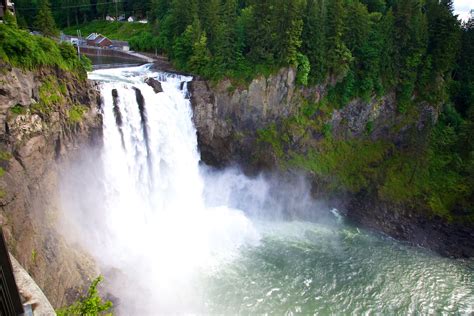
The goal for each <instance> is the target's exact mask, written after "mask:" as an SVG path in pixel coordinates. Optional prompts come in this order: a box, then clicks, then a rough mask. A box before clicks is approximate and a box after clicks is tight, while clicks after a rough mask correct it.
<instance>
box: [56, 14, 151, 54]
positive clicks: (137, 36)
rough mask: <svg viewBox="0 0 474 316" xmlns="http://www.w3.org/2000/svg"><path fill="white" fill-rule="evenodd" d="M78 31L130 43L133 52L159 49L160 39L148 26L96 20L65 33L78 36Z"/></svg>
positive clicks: (70, 28) (69, 28) (67, 30)
mask: <svg viewBox="0 0 474 316" xmlns="http://www.w3.org/2000/svg"><path fill="white" fill-rule="evenodd" d="M78 29H79V30H80V31H81V33H82V34H83V35H88V34H90V33H100V34H103V35H104V36H107V37H108V38H110V39H113V40H123V41H128V42H129V44H130V48H131V49H132V50H137V51H151V52H154V51H155V49H159V44H158V39H157V38H156V36H154V35H153V33H152V32H151V29H150V26H149V25H148V24H142V23H138V22H137V23H123V22H110V21H103V20H96V21H92V22H89V23H85V24H81V25H79V26H73V27H68V28H65V29H64V30H63V32H64V33H65V34H68V35H77V30H78Z"/></svg>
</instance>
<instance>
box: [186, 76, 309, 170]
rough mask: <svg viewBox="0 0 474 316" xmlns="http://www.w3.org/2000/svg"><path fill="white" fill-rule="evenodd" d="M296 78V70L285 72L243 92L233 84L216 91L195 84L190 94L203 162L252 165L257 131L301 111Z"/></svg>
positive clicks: (203, 83)
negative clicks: (235, 162)
mask: <svg viewBox="0 0 474 316" xmlns="http://www.w3.org/2000/svg"><path fill="white" fill-rule="evenodd" d="M295 75H296V74H295V70H294V69H293V68H285V69H282V70H281V71H279V72H278V73H277V74H276V75H273V76H270V77H268V78H265V77H263V76H261V77H258V78H256V79H254V80H253V81H252V82H251V83H250V84H249V86H248V87H245V88H243V89H242V88H239V87H234V86H233V85H232V83H231V81H229V80H224V81H221V82H219V83H218V84H217V85H215V86H212V87H210V86H209V83H208V82H207V81H205V80H202V79H199V78H198V79H196V80H193V81H192V82H191V83H190V89H189V90H190V92H191V102H192V105H193V108H194V124H195V125H196V128H197V131H198V142H199V146H200V147H199V148H200V150H201V155H202V159H203V161H205V162H206V163H209V164H211V165H216V166H224V165H226V164H228V163H230V162H232V161H237V162H239V163H245V162H247V161H250V160H251V158H252V157H251V156H252V152H253V149H254V145H255V141H256V136H257V135H256V133H257V131H258V130H259V129H261V128H262V127H264V126H266V125H268V124H269V123H271V122H275V121H279V120H281V119H283V118H285V117H289V116H291V115H293V114H294V113H295V111H296V110H297V109H298V105H299V103H300V102H301V97H302V93H301V91H300V90H298V89H296V87H295Z"/></svg>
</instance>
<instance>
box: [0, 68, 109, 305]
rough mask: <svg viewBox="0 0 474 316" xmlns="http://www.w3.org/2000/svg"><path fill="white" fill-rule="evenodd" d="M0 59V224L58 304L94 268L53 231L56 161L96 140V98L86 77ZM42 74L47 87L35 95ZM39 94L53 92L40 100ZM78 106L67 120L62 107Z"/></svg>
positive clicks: (56, 204) (69, 299) (69, 298)
mask: <svg viewBox="0 0 474 316" xmlns="http://www.w3.org/2000/svg"><path fill="white" fill-rule="evenodd" d="M0 66H1V67H3V68H2V69H6V71H4V72H2V73H1V74H0V82H1V85H0V86H1V89H2V93H1V95H0V153H1V154H0V166H1V167H2V168H3V169H4V170H5V173H4V174H3V175H2V176H0V190H1V191H0V193H1V194H0V215H1V216H0V219H1V222H2V227H3V230H4V233H5V235H6V238H7V242H8V244H9V250H10V251H11V252H12V254H13V255H14V256H15V257H16V258H17V259H18V261H19V262H20V264H21V265H22V266H23V267H24V268H25V269H26V270H27V271H28V273H29V274H30V275H31V276H32V277H33V279H34V280H35V281H36V282H37V284H38V285H39V286H40V288H41V289H42V290H43V291H44V292H45V294H46V296H47V298H48V299H49V300H50V302H51V303H52V305H53V306H54V307H60V306H64V305H66V304H68V303H70V302H72V301H73V300H75V299H77V295H78V294H79V291H80V287H81V286H83V287H87V286H88V284H89V283H90V281H89V278H91V277H95V276H96V274H97V271H96V268H95V266H94V263H93V262H92V261H91V260H90V259H89V258H88V256H87V255H86V254H84V253H83V252H81V251H80V250H79V249H76V247H75V246H71V245H68V244H67V242H66V241H65V240H64V238H63V237H62V236H61V235H60V234H59V233H57V232H56V228H57V227H56V225H57V219H58V214H60V211H61V210H60V203H59V198H58V196H57V194H58V191H59V190H58V187H59V177H60V168H61V163H62V162H65V161H68V160H70V159H72V157H73V156H74V153H75V151H76V150H77V149H78V148H79V147H80V146H82V145H83V144H89V143H91V142H98V141H99V140H100V139H101V137H100V131H101V119H100V115H99V114H98V109H97V108H98V100H99V99H100V98H99V97H98V91H97V89H95V87H94V86H93V85H92V84H91V83H88V82H86V81H80V80H78V79H77V78H76V77H74V76H73V75H71V74H69V73H66V72H62V71H60V70H55V69H42V70H38V71H24V70H19V69H15V68H11V67H8V66H6V65H0ZM45 78H49V79H48V80H50V82H53V86H54V87H53V88H52V89H48V91H46V92H43V96H42V95H41V93H39V91H40V89H41V87H42V85H43V84H44V83H45ZM43 90H44V88H43ZM49 90H51V91H49ZM45 93H47V94H49V93H51V94H54V95H55V96H58V97H55V99H54V100H55V101H54V102H51V103H48V100H43V99H42V97H43V98H44V97H45V96H44V94H45ZM78 105H81V106H82V107H83V108H85V109H87V110H86V111H85V113H83V116H82V118H81V121H80V122H73V121H71V120H70V118H69V111H70V109H71V108H72V107H73V106H78Z"/></svg>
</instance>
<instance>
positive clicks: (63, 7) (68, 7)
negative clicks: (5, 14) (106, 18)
mask: <svg viewBox="0 0 474 316" xmlns="http://www.w3.org/2000/svg"><path fill="white" fill-rule="evenodd" d="M123 1H124V0H115V1H113V2H101V3H96V4H92V3H90V4H80V5H70V6H61V7H52V8H51V10H58V9H72V8H84V7H93V6H99V5H105V4H110V5H114V4H115V5H116V4H117V3H121V2H123ZM15 10H16V11H34V10H38V7H30V8H21V7H15Z"/></svg>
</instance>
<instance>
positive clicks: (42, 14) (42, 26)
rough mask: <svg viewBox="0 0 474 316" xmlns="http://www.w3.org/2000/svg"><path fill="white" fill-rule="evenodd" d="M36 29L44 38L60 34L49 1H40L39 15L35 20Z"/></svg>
mask: <svg viewBox="0 0 474 316" xmlns="http://www.w3.org/2000/svg"><path fill="white" fill-rule="evenodd" d="M34 26H35V28H36V29H37V30H38V31H40V32H41V33H42V34H43V35H44V36H48V37H53V36H57V35H58V34H59V32H58V30H57V28H56V24H55V22H54V19H53V15H52V13H51V4H50V3H49V0H40V1H39V4H38V13H37V14H36V19H35V24H34Z"/></svg>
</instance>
